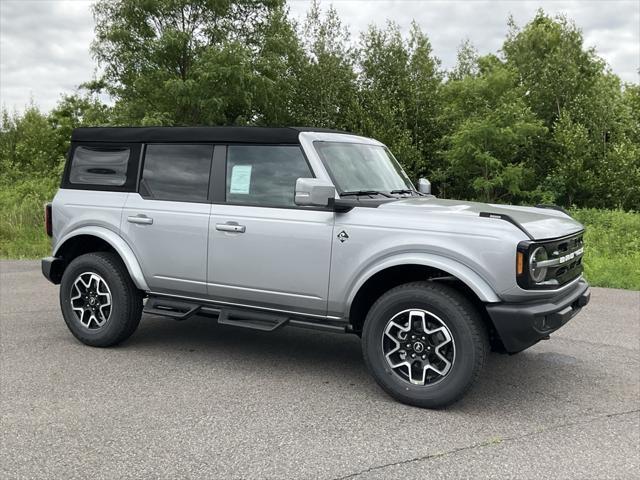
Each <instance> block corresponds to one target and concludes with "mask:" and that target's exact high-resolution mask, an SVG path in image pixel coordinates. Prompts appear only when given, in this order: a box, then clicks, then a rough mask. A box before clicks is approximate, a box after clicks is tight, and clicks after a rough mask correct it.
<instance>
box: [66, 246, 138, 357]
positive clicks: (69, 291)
mask: <svg viewBox="0 0 640 480" xmlns="http://www.w3.org/2000/svg"><path fill="white" fill-rule="evenodd" d="M142 297H143V294H142V292H141V291H140V290H138V289H137V288H136V286H135V285H134V283H133V281H132V280H131V277H129V272H127V269H126V267H125V266H124V264H123V263H122V261H121V260H120V258H119V257H118V256H117V255H116V254H114V253H110V252H96V253H87V254H85V255H81V256H79V257H77V258H75V259H74V260H73V261H72V262H71V263H70V264H69V266H68V267H67V268H66V269H65V271H64V274H63V275H62V281H61V282H60V306H61V307H62V315H63V317H64V321H65V322H66V324H67V327H69V330H70V331H71V333H73V335H74V336H75V337H76V338H77V339H78V340H80V341H81V342H82V343H85V344H87V345H91V346H93V347H109V346H111V345H115V344H117V343H120V342H122V341H123V340H125V339H127V338H129V337H130V336H131V334H133V332H134V331H135V330H136V328H137V327H138V324H139V323H140V317H141V316H142Z"/></svg>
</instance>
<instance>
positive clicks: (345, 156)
mask: <svg viewBox="0 0 640 480" xmlns="http://www.w3.org/2000/svg"><path fill="white" fill-rule="evenodd" d="M314 146H315V148H316V150H317V152H318V154H319V155H320V158H321V159H322V161H323V162H324V165H325V167H326V168H327V170H328V171H329V175H330V176H331V178H332V180H333V182H334V184H335V186H336V188H337V189H338V192H339V193H340V194H343V193H345V192H358V191H378V192H386V193H390V192H395V191H398V190H410V191H414V187H413V185H412V184H411V181H410V180H409V178H408V177H407V176H406V175H405V173H404V172H403V171H402V168H401V167H400V165H399V164H398V162H397V161H396V159H395V158H393V155H391V153H390V152H389V151H388V150H387V149H386V148H385V147H381V146H378V145H368V144H364V143H343V142H314Z"/></svg>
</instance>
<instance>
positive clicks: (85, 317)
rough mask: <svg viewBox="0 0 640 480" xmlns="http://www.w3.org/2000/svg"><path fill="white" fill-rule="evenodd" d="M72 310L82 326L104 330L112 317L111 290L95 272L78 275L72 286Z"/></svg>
mask: <svg viewBox="0 0 640 480" xmlns="http://www.w3.org/2000/svg"><path fill="white" fill-rule="evenodd" d="M70 297H71V298H70V302H71V309H72V310H73V312H74V314H75V315H76V318H77V319H78V321H79V322H80V324H81V325H82V326H84V327H85V328H87V329H89V330H95V329H98V328H102V326H103V325H104V324H105V323H107V321H108V320H109V317H110V316H111V290H109V286H108V285H107V282H105V281H104V279H103V278H102V277H101V276H100V275H98V274H97V273H95V272H84V273H81V274H80V275H78V277H77V278H76V279H75V280H74V282H73V284H72V285H71V296H70Z"/></svg>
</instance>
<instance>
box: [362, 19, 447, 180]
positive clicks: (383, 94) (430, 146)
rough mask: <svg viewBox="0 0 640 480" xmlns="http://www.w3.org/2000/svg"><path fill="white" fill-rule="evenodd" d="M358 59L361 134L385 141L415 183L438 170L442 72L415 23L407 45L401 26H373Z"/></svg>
mask: <svg viewBox="0 0 640 480" xmlns="http://www.w3.org/2000/svg"><path fill="white" fill-rule="evenodd" d="M358 53H359V55H358V67H359V68H358V71H359V72H360V75H359V79H358V80H359V82H358V83H359V95H358V97H359V110H358V113H359V116H358V118H357V120H356V121H355V122H354V125H355V126H356V128H357V130H358V131H362V132H363V133H364V134H365V135H369V136H372V137H376V138H378V139H380V140H382V141H383V142H385V143H386V144H387V145H389V147H390V148H391V149H392V150H393V151H394V152H395V153H396V155H397V156H398V158H399V159H400V160H401V162H402V163H403V165H404V166H405V168H406V169H407V171H408V172H409V173H410V174H411V175H412V176H413V177H415V178H417V177H419V176H421V175H424V174H427V173H428V172H432V171H433V170H434V169H436V168H437V163H436V159H437V155H436V152H437V150H438V147H437V145H438V142H439V138H440V136H441V134H442V131H441V126H440V124H439V121H438V119H439V112H440V108H441V101H440V89H441V86H442V73H441V71H440V61H439V60H438V59H437V58H436V57H435V56H434V55H433V51H432V48H431V43H430V42H429V39H428V38H427V36H426V35H425V34H424V33H423V32H422V31H421V30H420V28H419V27H418V26H417V25H416V24H415V23H414V24H413V25H412V27H411V30H410V32H409V36H408V38H407V39H406V40H405V39H404V38H403V37H402V34H401V33H400V30H399V27H398V26H397V25H396V24H393V23H389V24H387V26H386V28H385V29H379V28H376V27H373V26H372V27H370V28H369V30H368V31H367V32H366V33H365V34H363V35H362V37H361V40H360V48H359V52H358Z"/></svg>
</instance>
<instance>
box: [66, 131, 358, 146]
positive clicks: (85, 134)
mask: <svg viewBox="0 0 640 480" xmlns="http://www.w3.org/2000/svg"><path fill="white" fill-rule="evenodd" d="M300 132H331V133H347V132H342V131H339V130H329V129H326V128H309V127H87V128H76V129H74V130H73V133H72V134H71V140H72V141H74V142H118V143H136V142H229V143H258V144H297V143H299V142H298V134H299V133H300Z"/></svg>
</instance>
